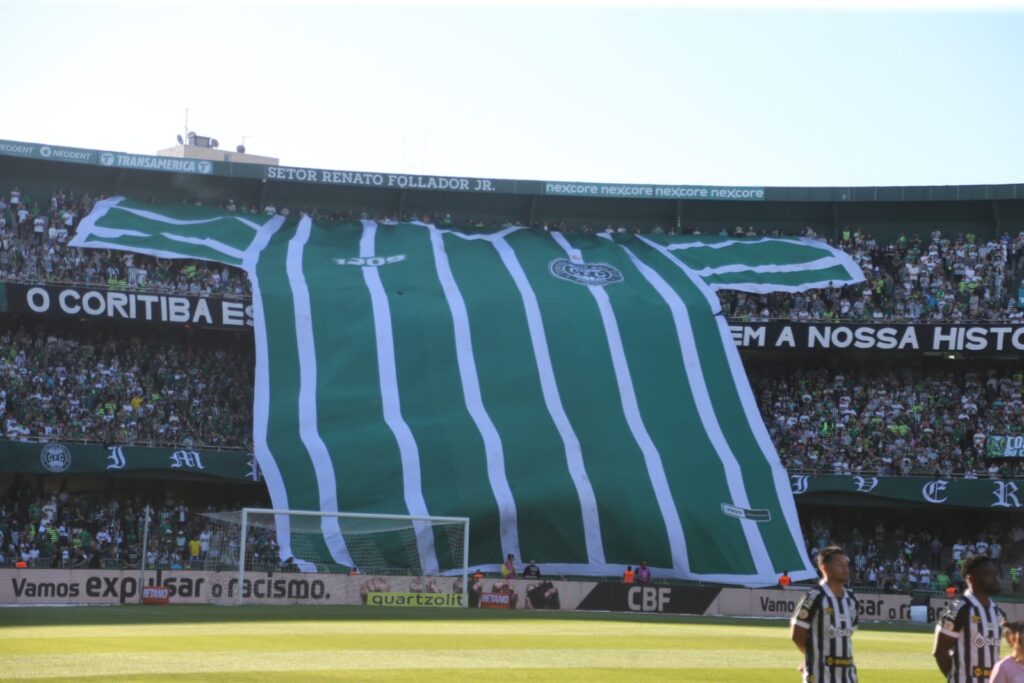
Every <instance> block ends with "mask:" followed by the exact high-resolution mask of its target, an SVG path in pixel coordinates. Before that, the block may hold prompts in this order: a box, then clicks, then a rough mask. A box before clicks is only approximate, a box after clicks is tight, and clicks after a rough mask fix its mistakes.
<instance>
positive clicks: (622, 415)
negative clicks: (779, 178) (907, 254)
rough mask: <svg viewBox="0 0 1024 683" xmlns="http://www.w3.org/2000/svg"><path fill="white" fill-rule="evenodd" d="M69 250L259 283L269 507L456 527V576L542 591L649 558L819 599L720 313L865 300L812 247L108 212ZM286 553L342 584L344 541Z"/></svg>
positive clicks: (422, 543) (792, 242) (837, 262)
mask: <svg viewBox="0 0 1024 683" xmlns="http://www.w3.org/2000/svg"><path fill="white" fill-rule="evenodd" d="M72 245H73V246H77V247H86V248H89V247H93V248H102V249H121V250H128V251H138V252H142V253H147V254H153V255H156V256H161V257H170V258H175V257H186V258H200V259H207V260H212V261H218V262H222V263H228V264H231V265H235V266H240V267H242V268H244V269H245V270H246V271H247V272H248V274H249V277H250V278H251V280H252V285H253V321H254V331H255V335H256V355H257V368H256V386H255V404H254V430H255V431H254V442H255V444H256V456H257V458H258V460H259V463H260V466H261V469H262V470H263V473H264V476H265V478H266V481H267V484H268V487H269V489H270V493H271V496H272V499H273V503H274V506H275V507H276V508H292V509H319V510H327V511H337V510H343V511H356V512H384V513H399V514H414V515H426V514H430V515H450V516H468V517H470V518H471V520H472V527H471V529H472V531H471V534H470V536H471V544H470V564H471V565H472V566H479V567H483V568H489V569H496V568H497V563H498V562H500V561H501V559H502V558H504V556H505V555H506V554H508V553H512V554H514V555H516V557H517V558H522V559H526V560H535V561H536V562H537V563H538V564H539V565H540V566H541V568H542V570H543V571H544V572H545V574H584V575H586V574H591V575H600V574H617V573H619V572H620V571H621V570H622V569H624V568H625V566H626V565H627V564H636V563H637V562H639V561H641V560H645V561H647V562H648V564H649V565H650V566H652V567H653V568H654V573H655V575H656V576H659V575H660V576H673V577H685V578H694V579H705V580H713V581H727V582H735V583H745V584H764V583H774V581H775V578H776V577H777V576H778V575H779V574H780V573H781V572H782V571H784V570H785V571H789V572H790V574H791V575H793V576H794V577H797V578H809V577H811V576H812V575H813V572H812V570H811V568H810V566H809V564H808V561H807V558H806V557H805V553H804V550H803V542H802V539H801V535H800V530H799V525H798V523H797V517H796V507H795V505H794V503H793V496H792V493H791V490H790V486H789V480H788V477H787V476H786V473H785V471H784V470H783V468H782V466H781V465H780V463H779V459H778V456H777V454H776V453H775V450H774V447H773V446H772V444H771V441H770V439H769V437H768V433H767V431H766V429H765V427H764V424H763V422H762V420H761V417H760V415H759V414H758V411H757V407H756V405H755V402H754V398H753V395H752V393H751V391H750V386H749V384H748V382H747V379H746V375H745V373H744V370H743V366H742V364H741V362H740V359H739V354H738V352H737V350H736V348H735V345H734V344H733V341H732V339H731V336H730V332H729V328H728V325H727V323H726V321H725V319H724V317H723V316H722V315H721V307H720V305H719V302H718V299H717V296H716V295H715V291H716V290H718V289H739V290H744V291H748V292H774V291H803V290H807V289H811V288H815V287H833V286H840V285H843V284H848V283H854V282H860V281H862V280H863V274H862V273H861V272H860V270H859V268H858V267H857V266H856V265H855V264H854V263H853V262H852V260H851V259H850V258H849V257H848V256H847V255H846V254H844V253H842V252H840V251H837V250H835V249H832V248H830V247H829V246H827V245H826V244H824V243H821V242H816V241H811V240H805V239H782V238H771V239H755V240H750V239H739V240H735V239H729V238H717V237H700V238H693V237H689V238H688V237H664V236H662V237H646V236H638V235H612V234H601V235H572V234H561V233H557V232H555V233H547V232H541V231H534V230H529V229H525V228H521V227H508V228H505V229H503V230H500V231H497V232H493V233H487V232H475V231H460V230H450V229H439V228H437V227H435V226H433V225H426V224H420V223H415V224H378V223H376V222H373V221H361V222H359V223H353V224H328V223H326V222H321V221H319V220H317V221H314V220H312V219H311V218H309V217H308V216H302V217H293V218H291V219H288V220H286V219H285V218H284V217H280V216H277V217H273V218H269V219H268V218H266V217H264V216H240V215H237V214H228V213H223V212H220V211H217V210H212V209H207V208H203V207H196V206H182V205H173V206H164V207H153V206H149V205H143V204H140V203H135V202H132V201H130V200H127V199H124V198H122V197H115V198H112V199H108V200H105V201H102V202H99V203H98V204H97V206H96V208H95V209H94V211H93V212H92V213H91V214H90V215H89V216H87V217H86V218H85V219H83V221H82V223H81V225H80V226H79V229H78V234H77V235H76V236H75V238H74V240H73V241H72ZM281 521H285V520H281ZM278 533H279V542H280V545H281V548H282V553H283V554H285V555H291V554H296V553H297V554H298V556H299V559H306V560H311V561H316V560H317V559H318V557H330V558H332V559H333V560H334V561H335V562H337V563H340V564H342V565H351V564H353V562H354V560H353V556H352V552H351V550H350V548H349V547H348V543H347V541H346V538H345V534H344V533H342V530H341V528H340V527H339V526H338V525H337V524H334V525H333V526H332V523H330V522H328V523H325V525H324V535H323V538H322V539H321V540H320V541H319V546H318V548H314V549H303V548H308V546H306V545H304V546H303V548H300V547H299V546H298V545H297V544H295V545H293V544H292V542H291V541H292V538H291V534H290V531H289V529H288V528H287V526H285V525H282V524H279V526H278ZM436 540H437V539H435V538H434V536H433V535H432V533H431V532H430V531H429V530H428V529H426V528H423V529H420V530H419V532H418V533H417V535H416V543H415V546H416V548H415V551H414V554H415V555H416V559H417V563H418V565H419V568H420V569H422V571H423V573H432V572H436V571H444V570H447V569H453V568H454V567H453V565H452V562H453V560H452V558H449V557H447V556H445V555H444V554H443V553H440V552H439V548H440V547H443V544H439V543H436ZM300 551H301V552H300ZM303 554H305V555H307V556H309V557H302V555H303ZM313 555H316V556H317V557H314V556H313Z"/></svg>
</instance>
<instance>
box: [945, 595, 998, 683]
mask: <svg viewBox="0 0 1024 683" xmlns="http://www.w3.org/2000/svg"><path fill="white" fill-rule="evenodd" d="M1005 622H1006V613H1005V612H1003V610H1002V609H1000V607H999V606H998V605H996V603H995V602H993V601H992V600H989V602H988V606H987V607H986V606H984V605H982V604H981V602H980V601H979V600H978V598H976V597H975V596H974V593H972V592H971V591H969V590H968V591H965V592H964V596H963V599H961V600H957V601H956V602H954V603H953V604H952V605H950V606H949V607H948V608H946V611H945V612H943V614H942V617H941V618H940V619H939V624H938V626H937V627H936V629H937V630H938V631H939V632H940V633H944V634H945V635H947V636H949V637H951V638H956V646H955V647H954V648H953V669H952V670H951V671H950V673H949V683H985V682H986V681H988V679H989V674H991V673H992V667H993V666H995V665H996V662H998V661H999V644H1000V643H999V641H1000V639H1001V638H1002V637H1003V624H1004V623H1005Z"/></svg>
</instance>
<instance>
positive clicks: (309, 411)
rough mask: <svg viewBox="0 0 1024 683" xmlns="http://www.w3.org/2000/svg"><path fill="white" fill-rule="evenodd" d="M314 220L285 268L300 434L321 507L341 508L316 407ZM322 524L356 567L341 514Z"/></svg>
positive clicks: (293, 242)
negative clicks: (310, 266) (307, 258)
mask: <svg viewBox="0 0 1024 683" xmlns="http://www.w3.org/2000/svg"><path fill="white" fill-rule="evenodd" d="M312 227H313V220H312V219H311V218H310V217H309V216H303V217H302V219H301V220H300V221H299V225H298V227H297V228H296V229H295V235H294V236H293V237H292V238H291V239H290V240H289V241H288V255H287V263H286V264H285V269H286V271H287V274H288V284H289V285H290V286H291V288H292V304H293V305H294V306H295V337H296V342H297V343H298V347H299V404H298V406H296V408H297V409H298V411H299V416H298V417H299V438H300V439H301V440H302V445H303V446H305V447H306V451H307V452H308V453H309V457H310V460H312V462H313V468H314V471H315V472H316V483H317V492H318V494H319V497H320V510H322V511H324V512H338V486H337V483H336V481H335V478H334V464H333V463H332V462H331V456H330V453H329V452H328V451H327V444H325V443H324V440H323V439H322V438H321V437H320V429H319V426H318V425H317V410H316V377H317V375H316V368H317V363H316V347H315V346H314V344H313V311H312V305H311V304H310V302H309V287H308V286H307V285H306V276H305V274H304V273H303V272H302V253H303V251H304V250H305V248H306V243H307V242H308V241H309V235H310V232H311V231H312ZM320 528H321V530H322V531H323V534H324V541H325V542H326V543H327V548H328V549H329V550H330V552H331V557H333V558H334V561H335V562H337V563H338V564H342V565H345V566H347V567H354V566H355V563H354V562H353V561H352V556H351V555H350V554H349V551H348V546H347V545H346V544H345V538H344V537H343V536H342V535H341V520H340V519H339V518H338V517H322V518H321V519H320Z"/></svg>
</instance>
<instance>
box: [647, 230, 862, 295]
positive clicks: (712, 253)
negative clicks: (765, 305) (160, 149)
mask: <svg viewBox="0 0 1024 683" xmlns="http://www.w3.org/2000/svg"><path fill="white" fill-rule="evenodd" d="M665 247H666V248H667V249H668V250H669V251H670V252H671V253H672V254H673V255H674V256H675V257H676V258H677V259H679V260H680V261H681V262H682V263H683V264H684V265H685V266H686V267H687V268H689V269H690V270H692V271H693V273H694V274H695V275H697V276H698V277H700V278H701V279H703V280H704V282H705V283H706V284H707V285H708V286H709V287H711V288H712V289H714V290H718V289H734V290H739V291H744V292H752V293H755V294H769V293H771V292H803V291H806V290H809V289H818V288H824V287H841V286H843V285H852V284H857V283H859V282H864V280H865V278H864V272H863V271H862V270H861V269H860V266H858V265H857V264H856V262H855V261H854V260H853V258H852V257H850V255H849V254H847V253H846V252H844V251H842V250H840V249H836V248H834V247H831V246H829V245H828V244H826V243H825V242H821V241H818V240H812V239H806V238H784V237H765V238H761V239H753V238H750V239H746V238H743V239H731V238H725V237H719V238H715V237H692V238H672V239H670V240H668V243H667V244H665Z"/></svg>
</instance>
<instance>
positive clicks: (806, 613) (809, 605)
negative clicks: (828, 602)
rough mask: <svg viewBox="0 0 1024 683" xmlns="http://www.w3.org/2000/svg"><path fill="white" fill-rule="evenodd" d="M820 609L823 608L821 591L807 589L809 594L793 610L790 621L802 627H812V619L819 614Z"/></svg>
mask: <svg viewBox="0 0 1024 683" xmlns="http://www.w3.org/2000/svg"><path fill="white" fill-rule="evenodd" d="M819 609H821V591H816V590H810V591H807V595H805V596H804V599H803V600H801V601H800V604H799V605H797V606H796V611H794V612H793V617H792V618H791V619H790V620H789V623H791V624H792V625H794V626H799V627H800V628H806V629H810V628H811V619H813V618H814V617H815V615H817V613H818V610H819Z"/></svg>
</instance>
